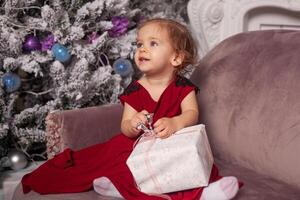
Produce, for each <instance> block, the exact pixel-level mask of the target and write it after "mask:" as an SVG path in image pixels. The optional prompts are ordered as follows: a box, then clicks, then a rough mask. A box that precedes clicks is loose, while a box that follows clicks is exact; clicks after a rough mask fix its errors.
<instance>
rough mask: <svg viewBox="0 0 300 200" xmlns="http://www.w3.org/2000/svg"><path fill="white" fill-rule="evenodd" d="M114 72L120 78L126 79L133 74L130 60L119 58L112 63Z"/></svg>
mask: <svg viewBox="0 0 300 200" xmlns="http://www.w3.org/2000/svg"><path fill="white" fill-rule="evenodd" d="M113 68H114V71H115V72H116V73H117V74H120V75H121V76H122V77H126V76H128V75H129V74H131V73H132V72H133V68H132V64H131V62H130V60H128V59H125V58H119V59H117V60H116V61H115V62H114V63H113Z"/></svg>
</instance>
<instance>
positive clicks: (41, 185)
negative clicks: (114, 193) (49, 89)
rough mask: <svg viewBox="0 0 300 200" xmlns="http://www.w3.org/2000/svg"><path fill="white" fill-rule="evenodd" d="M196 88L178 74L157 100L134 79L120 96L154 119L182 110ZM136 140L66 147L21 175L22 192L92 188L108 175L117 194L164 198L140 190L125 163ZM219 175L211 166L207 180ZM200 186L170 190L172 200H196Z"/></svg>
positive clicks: (130, 198)
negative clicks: (172, 191)
mask: <svg viewBox="0 0 300 200" xmlns="http://www.w3.org/2000/svg"><path fill="white" fill-rule="evenodd" d="M193 90H196V91H197V87H196V86H194V85H193V84H192V83H191V82H190V81H189V80H188V79H186V78H184V77H181V76H177V77H176V78H175V79H174V80H173V81H172V82H171V83H170V84H169V85H168V87H167V88H166V89H165V90H164V92H163V93H162V95H161V97H160V99H159V100H158V101H157V102H156V101H154V100H153V99H152V98H151V96H150V94H149V92H148V91H147V90H146V89H145V88H144V87H143V86H142V85H141V84H139V83H138V82H137V81H133V82H132V83H131V84H130V85H129V86H128V87H127V89H126V90H125V92H124V93H123V94H122V95H121V96H120V100H121V102H122V103H123V104H124V102H126V103H128V104H129V105H130V106H132V107H133V108H134V109H135V110H136V111H138V112H139V111H141V110H143V109H145V110H147V111H148V112H149V113H154V118H153V121H154V122H155V121H156V120H158V119H160V118H162V117H174V116H176V115H179V114H180V113H181V109H180V104H181V102H182V100H183V99H184V98H185V97H186V95H187V94H189V93H190V92H191V91H193ZM134 141H135V139H131V138H128V137H126V136H125V135H124V134H122V133H120V134H119V135H117V136H115V137H113V138H112V139H111V140H109V141H108V142H105V143H102V144H97V145H93V146H90V147H88V148H85V149H82V150H79V151H72V150H70V149H66V150H65V151H63V152H62V153H60V154H58V155H57V156H55V157H54V158H53V159H51V160H49V161H47V162H46V163H44V164H43V165H42V166H40V167H39V168H38V169H36V170H35V171H33V172H31V173H29V174H27V175H25V176H24V177H23V178H22V185H23V192H24V193H28V192H29V191H30V190H34V191H36V192H38V193H40V194H54V193H71V192H83V191H87V190H91V189H92V188H93V180H94V179H96V178H99V177H101V176H106V177H107V178H109V179H110V180H111V181H112V183H113V184H114V185H115V187H116V188H117V189H118V191H119V192H120V194H121V195H122V196H123V197H124V198H125V199H128V200H156V199H163V198H162V197H158V196H150V195H147V194H145V193H142V192H140V191H139V190H138V189H137V188H136V186H135V182H134V179H133V176H132V174H131V172H130V170H129V169H128V167H127V165H126V160H127V158H128V156H129V155H130V153H131V151H132V150H133V144H134ZM220 178H221V177H220V176H219V175H218V170H217V168H216V167H215V166H214V167H213V169H212V173H211V177H210V182H213V181H216V180H218V179H220ZM202 189H203V188H197V189H191V190H185V191H180V192H174V193H169V194H168V195H169V196H170V197H171V198H172V199H173V200H198V199H199V198H200V196H201V193H202Z"/></svg>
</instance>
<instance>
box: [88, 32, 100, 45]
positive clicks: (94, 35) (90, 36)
mask: <svg viewBox="0 0 300 200" xmlns="http://www.w3.org/2000/svg"><path fill="white" fill-rule="evenodd" d="M98 37H99V34H98V33H97V32H93V33H91V34H90V35H88V36H87V38H88V42H89V43H90V44H92V43H93V42H94V41H95V40H96V39H97V38H98Z"/></svg>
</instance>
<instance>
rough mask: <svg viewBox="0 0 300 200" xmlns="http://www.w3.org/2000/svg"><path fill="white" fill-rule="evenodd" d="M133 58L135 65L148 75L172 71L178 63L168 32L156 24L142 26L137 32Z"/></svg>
mask: <svg viewBox="0 0 300 200" xmlns="http://www.w3.org/2000/svg"><path fill="white" fill-rule="evenodd" d="M136 42H137V50H136V52H135V55H134V60H135V63H136V65H137V67H138V68H139V69H140V70H141V71H142V72H143V73H144V74H146V75H147V74H148V75H153V74H155V75H157V74H162V75H163V74H166V73H173V72H174V70H175V66H177V65H179V64H181V63H178V60H179V58H177V57H178V56H177V53H176V52H175V51H174V49H173V47H172V45H171V41H170V39H169V35H168V32H167V31H166V30H165V29H164V28H162V27H161V26H159V25H158V24H155V23H151V24H147V25H145V26H144V27H142V28H141V29H140V30H139V31H138V34H137V41H136Z"/></svg>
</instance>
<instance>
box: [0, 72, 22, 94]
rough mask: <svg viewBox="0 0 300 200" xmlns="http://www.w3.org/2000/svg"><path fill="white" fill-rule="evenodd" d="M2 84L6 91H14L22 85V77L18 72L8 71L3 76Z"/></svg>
mask: <svg viewBox="0 0 300 200" xmlns="http://www.w3.org/2000/svg"><path fill="white" fill-rule="evenodd" d="M2 84H3V85H4V89H5V91H6V92H14V91H16V90H18V89H19V88H20V86H21V79H20V77H19V76H18V75H17V74H14V73H11V72H7V73H5V74H4V75H3V77H2Z"/></svg>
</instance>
